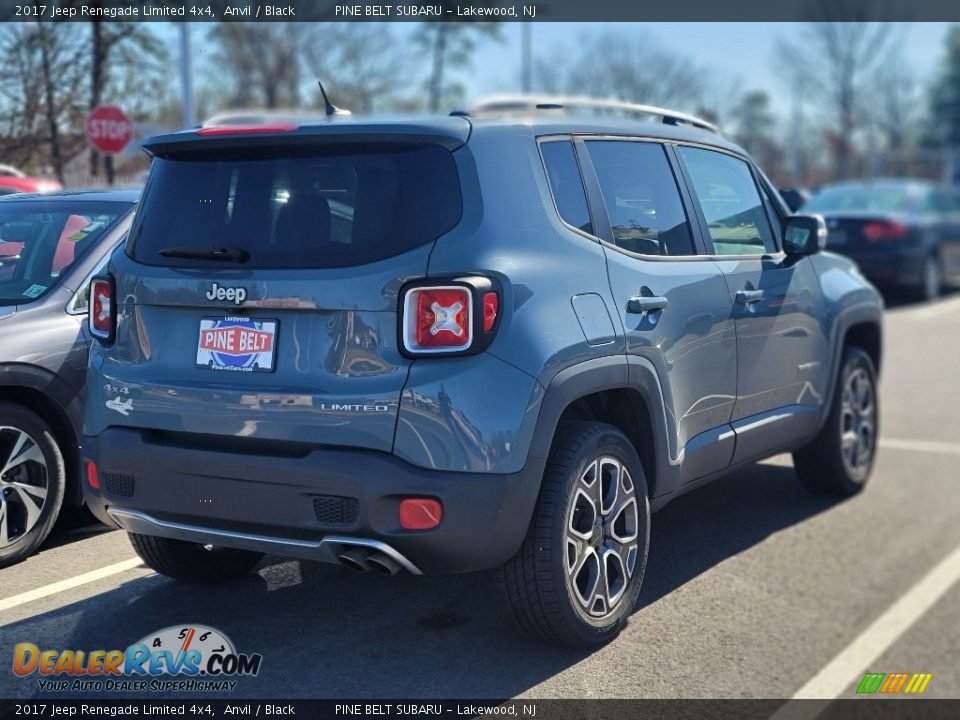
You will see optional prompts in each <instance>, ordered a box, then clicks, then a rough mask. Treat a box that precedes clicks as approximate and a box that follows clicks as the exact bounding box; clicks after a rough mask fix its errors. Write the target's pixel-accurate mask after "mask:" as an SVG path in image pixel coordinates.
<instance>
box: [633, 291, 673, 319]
mask: <svg viewBox="0 0 960 720" xmlns="http://www.w3.org/2000/svg"><path fill="white" fill-rule="evenodd" d="M669 304H670V301H669V300H667V298H665V297H660V296H659V295H653V296H645V295H643V296H639V297H632V298H627V312H628V313H631V314H633V315H643V314H644V313H649V312H656V311H657V310H663V309H664V308H665V307H666V306H667V305H669Z"/></svg>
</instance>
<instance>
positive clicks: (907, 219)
mask: <svg viewBox="0 0 960 720" xmlns="http://www.w3.org/2000/svg"><path fill="white" fill-rule="evenodd" d="M802 212H811V213H819V214H821V215H823V216H824V217H825V218H826V221H827V228H828V231H829V232H828V236H827V247H829V249H830V250H832V251H833V252H837V253H840V254H842V255H846V256H847V257H849V258H851V259H852V260H853V261H854V262H856V263H857V265H858V266H859V267H860V270H861V271H862V272H863V274H864V275H866V276H867V277H868V278H869V279H870V280H871V281H873V282H875V283H877V284H878V285H881V286H885V287H900V288H907V289H909V290H911V291H912V292H913V293H914V294H915V295H916V296H917V297H918V298H919V299H921V300H933V299H934V298H936V297H937V296H938V295H940V292H941V290H942V289H943V288H944V286H946V285H949V284H957V283H960V189H958V188H954V187H950V186H948V185H942V184H937V183H932V182H927V181H925V180H910V179H879V180H870V181H851V182H844V183H837V184H836V185H829V186H827V187H825V188H823V189H822V190H821V191H820V192H819V193H817V195H815V196H814V197H813V198H812V199H811V200H810V201H809V202H808V203H807V204H806V205H804V207H803V210H802Z"/></svg>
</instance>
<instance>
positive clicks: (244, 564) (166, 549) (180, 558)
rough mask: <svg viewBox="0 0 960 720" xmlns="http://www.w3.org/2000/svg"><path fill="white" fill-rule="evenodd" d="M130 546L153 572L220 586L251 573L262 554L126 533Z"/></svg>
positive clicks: (176, 578) (177, 578)
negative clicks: (221, 583) (219, 584)
mask: <svg viewBox="0 0 960 720" xmlns="http://www.w3.org/2000/svg"><path fill="white" fill-rule="evenodd" d="M129 536H130V544H131V545H133V549H134V550H136V551H137V555H139V556H140V558H141V559H142V560H143V561H144V562H145V563H146V564H147V566H148V567H149V568H151V569H152V570H156V571H157V572H158V573H160V574H161V575H166V576H167V577H171V578H173V579H175V580H183V581H185V582H190V583H220V582H226V581H227V580H234V579H236V578H239V577H242V576H243V575H246V574H247V573H248V572H250V571H251V570H252V569H253V568H254V566H255V565H256V564H257V563H258V562H260V559H261V558H262V557H263V554H262V553H257V552H251V551H249V550H233V549H227V548H215V547H210V546H206V545H198V544H196V543H191V542H185V541H184V540H171V539H170V538H161V537H153V536H151V535H139V534H137V533H129Z"/></svg>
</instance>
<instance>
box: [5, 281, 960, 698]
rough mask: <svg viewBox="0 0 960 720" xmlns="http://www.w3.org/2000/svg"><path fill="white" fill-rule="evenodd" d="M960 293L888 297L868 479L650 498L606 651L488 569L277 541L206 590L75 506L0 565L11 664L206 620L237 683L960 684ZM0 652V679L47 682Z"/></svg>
mask: <svg viewBox="0 0 960 720" xmlns="http://www.w3.org/2000/svg"><path fill="white" fill-rule="evenodd" d="M958 358H960V294H956V293H955V294H953V295H951V296H949V297H947V298H945V299H943V300H941V301H939V302H937V303H933V304H929V305H913V304H909V303H901V302H894V303H892V304H891V307H890V308H889V309H888V311H887V316H886V334H885V361H884V367H883V370H882V377H881V403H882V405H881V413H882V415H881V420H882V426H881V437H882V439H881V448H880V455H879V458H878V464H877V467H876V471H875V474H874V477H873V480H872V481H871V483H870V485H869V487H868V488H867V490H866V491H865V492H864V493H862V494H861V495H860V496H858V497H856V498H853V499H851V500H847V501H843V502H838V501H835V500H830V499H823V498H814V497H811V496H809V495H807V494H806V493H805V492H804V491H803V490H802V489H801V488H800V486H799V484H798V483H797V481H796V477H795V475H794V472H793V468H792V464H791V461H790V459H789V457H786V456H781V457H778V458H774V459H773V460H771V461H767V462H764V463H758V464H755V465H752V466H750V467H748V468H746V469H745V470H743V471H740V472H738V473H736V474H735V475H732V476H730V477H729V478H726V479H724V480H721V481H718V482H716V483H713V484H711V485H709V486H707V487H704V488H702V489H699V490H696V491H694V492H692V493H689V494H687V495H685V496H683V497H681V498H679V499H677V500H676V501H674V502H673V503H671V504H670V505H668V506H667V507H666V508H665V509H664V510H662V511H661V512H659V513H657V514H656V515H655V516H654V518H653V530H652V545H651V554H650V562H649V566H648V568H647V575H646V580H645V583H644V588H643V591H642V595H641V598H640V601H639V603H638V607H637V609H636V612H635V613H634V614H633V616H632V619H631V621H630V624H629V626H628V627H627V629H626V630H625V631H624V633H623V634H622V635H621V636H620V637H619V638H618V639H616V640H615V641H614V642H612V643H610V644H609V645H607V646H606V647H604V648H602V649H600V650H597V651H594V652H573V651H570V650H561V649H557V648H553V647H548V646H544V645H540V644H537V643H534V642H532V641H529V640H527V639H526V638H525V637H524V636H523V635H522V634H521V633H520V631H519V630H518V629H517V628H516V627H515V626H514V624H513V622H512V620H511V619H510V618H509V617H508V615H507V611H506V609H505V607H504V605H503V603H502V601H501V600H500V598H499V596H498V595H497V593H496V592H495V589H494V587H493V583H492V582H491V579H490V577H489V576H488V575H486V574H474V575H465V576H453V577H435V578H418V577H411V576H404V575H400V576H396V577H392V578H390V577H381V576H374V575H361V574H355V573H353V572H351V571H349V570H346V569H343V568H339V567H334V566H327V565H320V564H312V563H307V562H299V561H288V560H280V559H277V558H269V559H267V560H266V561H265V562H264V563H263V564H262V565H261V566H260V568H259V569H258V571H257V572H256V573H255V574H251V575H249V576H248V577H247V578H245V579H243V580H241V581H238V582H235V583H232V584H228V585H224V586H218V587H213V588H207V587H204V588H197V587H191V586H184V585H180V584H177V583H175V582H173V581H170V580H168V579H166V578H163V577H161V576H158V575H156V574H154V573H152V572H151V571H148V570H147V569H146V568H144V567H143V566H142V565H139V564H138V563H137V562H136V560H135V559H134V558H135V555H134V553H133V551H132V549H131V548H130V545H129V543H128V541H127V539H126V537H125V535H124V534H123V533H120V532H116V531H106V530H105V529H102V528H100V527H99V526H96V525H90V524H84V523H77V522H76V521H74V522H73V524H72V525H71V524H70V523H65V524H64V525H63V527H61V529H60V531H59V532H57V533H56V534H55V535H54V536H52V537H51V539H50V540H49V541H48V543H47V545H46V546H45V548H44V549H43V550H42V551H41V552H40V553H39V554H37V555H36V556H35V557H32V558H30V559H29V560H27V561H26V562H24V563H22V564H20V565H17V566H15V567H12V568H7V569H4V570H0V664H2V665H3V666H5V667H10V666H9V665H8V663H9V662H10V658H11V657H12V652H13V646H14V645H15V644H16V643H19V642H31V643H34V644H36V645H38V646H40V647H41V648H57V649H66V648H71V649H84V650H93V649H111V648H121V649H122V648H125V647H127V645H129V644H130V643H132V642H134V641H136V640H139V639H140V638H142V637H144V636H146V635H147V634H148V633H151V632H152V631H156V630H159V629H161V628H164V627H167V626H171V625H181V624H197V623H199V624H204V625H208V626H212V627H214V628H218V629H220V630H222V631H223V632H224V633H226V634H227V635H228V636H229V637H230V638H232V640H233V641H234V643H235V644H236V646H237V649H238V650H240V651H242V652H248V653H249V652H259V653H261V654H262V655H263V666H262V669H261V672H260V674H259V676H258V677H255V678H245V679H243V680H241V682H240V683H239V685H238V687H237V689H236V691H235V692H234V693H233V694H232V695H231V696H230V697H297V698H310V697H317V698H347V697H351V698H354V697H355V698H361V697H392V698H413V697H432V698H462V697H492V698H509V697H523V698H555V697H556V698H562V697H570V698H595V697H596V698H614V697H627V698H640V697H658V698H679V697H682V698H709V697H730V698H734V697H745V698H789V697H792V696H794V695H797V694H800V695H803V696H813V697H835V696H838V697H853V696H854V695H855V688H856V686H857V683H858V682H859V680H860V678H861V677H862V674H863V672H865V671H867V670H869V671H871V672H888V673H889V672H908V673H913V672H924V673H933V679H932V681H931V682H930V684H929V686H928V688H927V690H926V693H925V695H926V696H929V697H953V698H957V697H960V629H958V627H960V625H958V619H960V585H958V584H957V583H956V579H957V578H956V576H957V575H958V574H960V571H958V570H957V568H958V566H960V562H958V561H960V553H958V548H960V472H958V468H960V417H958V410H957V408H958V403H960V372H958V371H957V369H958ZM47 696H48V694H44V693H42V692H40V691H39V690H38V687H37V681H36V678H35V677H34V678H27V679H23V678H19V677H16V676H15V675H13V673H11V672H9V671H7V670H5V671H0V697H16V698H25V697H47Z"/></svg>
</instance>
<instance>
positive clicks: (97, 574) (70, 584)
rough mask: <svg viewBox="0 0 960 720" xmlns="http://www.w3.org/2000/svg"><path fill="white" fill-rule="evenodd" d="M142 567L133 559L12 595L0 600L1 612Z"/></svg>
mask: <svg viewBox="0 0 960 720" xmlns="http://www.w3.org/2000/svg"><path fill="white" fill-rule="evenodd" d="M142 566H143V561H142V560H141V559H140V558H131V559H130V560H124V561H123V562H118V563H114V564H113V565H107V566H106V567H102V568H100V569H99V570H92V571H90V572H88V573H84V574H83V575H76V576H75V577H72V578H67V579H66V580H61V581H59V582H55V583H51V584H50V585H44V586H43V587H40V588H37V589H36V590H28V591H27V592H25V593H20V594H19V595H12V596H11V597H8V598H3V599H2V600H0V612H3V611H4V610H10V609H11V608H15V607H17V606H19V605H26V604H27V603H30V602H33V601H34V600H39V599H40V598H45V597H49V596H50V595H56V594H57V593H61V592H64V591H66V590H72V589H73V588H75V587H80V586H81V585H86V584H87V583H92V582H96V581H97V580H102V579H103V578H107V577H110V576H111V575H117V574H119V573H122V572H126V571H127V570H133V569H134V568H138V567H142Z"/></svg>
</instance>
